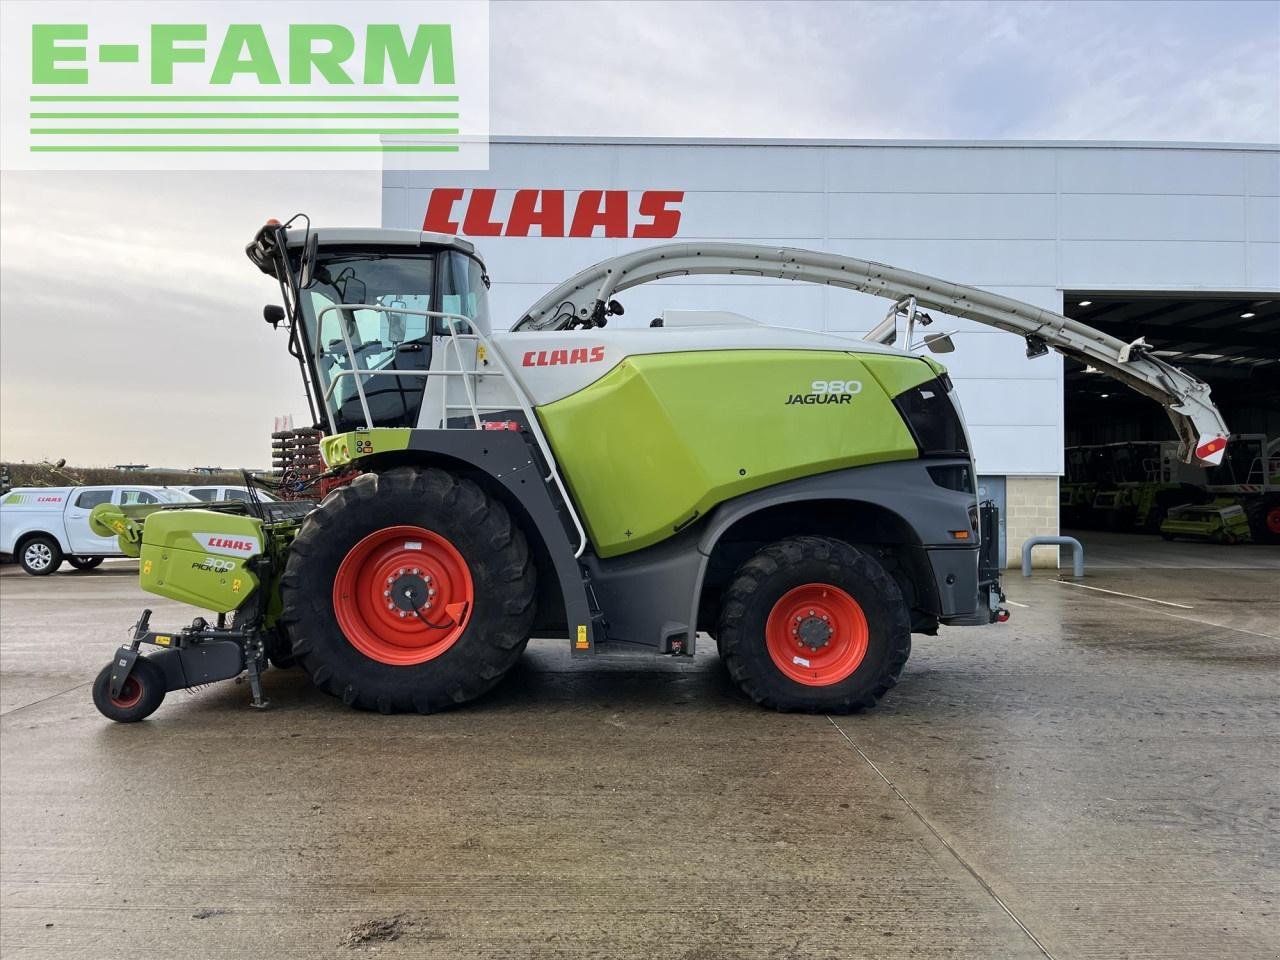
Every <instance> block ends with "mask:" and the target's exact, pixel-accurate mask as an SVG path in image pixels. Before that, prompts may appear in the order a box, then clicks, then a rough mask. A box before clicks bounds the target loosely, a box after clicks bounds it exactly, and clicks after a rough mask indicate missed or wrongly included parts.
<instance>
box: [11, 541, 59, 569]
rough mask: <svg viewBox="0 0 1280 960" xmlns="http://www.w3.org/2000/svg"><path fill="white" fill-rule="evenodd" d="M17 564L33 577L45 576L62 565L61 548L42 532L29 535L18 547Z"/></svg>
mask: <svg viewBox="0 0 1280 960" xmlns="http://www.w3.org/2000/svg"><path fill="white" fill-rule="evenodd" d="M18 566H20V567H22V569H23V570H25V571H26V572H27V573H29V574H31V576H33V577H47V576H48V575H49V574H51V573H53V572H54V571H55V570H57V569H58V568H59V567H60V566H62V548H61V547H60V546H58V541H57V540H55V539H53V537H50V536H47V535H45V534H43V533H41V534H38V535H37V536H34V537H30V538H28V539H27V540H24V541H23V543H22V546H21V547H19V548H18Z"/></svg>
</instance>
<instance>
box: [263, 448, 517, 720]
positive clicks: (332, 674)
mask: <svg viewBox="0 0 1280 960" xmlns="http://www.w3.org/2000/svg"><path fill="white" fill-rule="evenodd" d="M403 525H411V526H417V527H421V528H423V529H425V530H427V531H430V532H432V533H434V534H436V535H437V536H439V537H441V538H443V539H445V540H446V541H448V543H449V544H451V545H452V547H453V549H455V550H456V551H457V552H458V553H459V554H460V555H461V557H462V559H463V561H464V562H465V563H466V565H467V567H468V568H469V572H470V576H471V579H472V583H473V585H474V603H473V605H472V607H471V608H470V611H469V620H467V622H466V627H465V629H464V630H463V632H462V633H461V634H460V635H459V636H458V637H457V639H456V640H455V641H454V642H453V644H452V645H451V646H449V647H448V648H447V649H445V650H444V651H443V652H442V653H440V654H439V655H438V656H435V657H434V658H432V659H429V660H427V661H426V662H423V663H417V664H412V665H405V666H401V665H394V664H391V663H386V662H382V661H380V660H376V659H374V658H372V657H370V656H366V655H365V654H364V653H362V652H361V651H360V650H359V649H357V647H356V646H355V645H354V644H353V643H352V642H351V641H349V640H348V639H347V637H346V636H344V634H343V632H342V629H341V628H340V626H339V623H338V620H337V615H336V612H335V607H334V587H335V582H336V579H337V575H338V569H339V567H340V566H341V564H342V562H343V560H344V559H345V558H346V556H347V554H348V552H349V551H351V550H352V548H353V547H355V546H356V545H357V544H358V543H360V542H361V541H362V540H364V538H365V537H368V536H370V535H372V534H375V533H377V532H379V531H380V530H384V529H386V528H389V527H396V526H403ZM535 578H536V570H535V567H534V564H533V559H532V556H531V554H530V551H529V546H528V543H527V542H526V540H525V536H524V534H523V532H521V530H520V528H519V527H518V526H517V525H516V524H515V523H514V522H513V521H512V520H511V517H510V516H509V515H508V513H507V510H506V508H505V507H504V506H503V505H502V504H501V503H499V502H497V501H495V500H494V499H492V498H491V497H490V496H489V495H488V494H486V493H485V492H484V491H483V490H482V489H481V488H480V487H479V486H478V485H476V484H475V483H474V482H472V481H470V480H467V479H463V478H460V477H458V476H456V475H455V474H453V473H450V472H448V471H446V470H442V469H438V468H435V467H396V468H394V469H391V470H387V471H386V472H384V473H366V474H362V475H361V476H359V477H357V478H356V479H355V480H353V481H352V482H351V483H350V484H348V485H346V486H344V487H340V488H339V489H337V490H335V491H333V493H331V494H330V495H329V496H328V497H326V498H325V500H324V502H323V503H322V504H321V505H320V506H319V507H318V508H317V509H316V510H315V511H313V512H312V513H311V515H310V516H309V517H308V518H307V521H306V523H305V524H304V525H303V528H302V530H301V531H299V533H298V536H297V538H296V539H295V540H294V541H293V545H292V547H291V548H290V552H289V559H288V562H287V564H286V566H285V573H284V576H283V578H282V579H281V590H282V599H283V604H284V613H283V617H282V622H283V624H284V627H285V629H286V631H287V633H288V635H289V637H290V638H291V639H292V641H293V655H294V656H295V657H296V658H297V660H298V662H299V663H300V664H301V665H302V667H303V668H304V669H305V670H306V671H307V673H308V674H310V676H311V679H312V681H313V682H314V683H315V684H316V686H318V687H320V688H321V689H322V690H324V691H326V692H327V693H330V694H332V695H333V696H335V697H340V698H341V699H342V701H343V702H344V703H346V704H347V705H349V706H355V707H359V708H361V709H365V710H378V711H380V712H382V713H400V712H408V711H417V712H418V713H434V712H436V711H439V710H443V709H447V708H450V707H454V706H457V705H458V704H462V703H466V702H467V701H469V700H474V699H475V698H477V697H479V696H481V695H482V694H484V693H486V692H487V691H488V690H490V689H491V688H492V687H493V686H494V685H496V684H497V683H498V681H499V680H501V679H502V677H503V676H504V675H505V674H506V673H507V671H508V670H510V669H511V667H512V666H514V665H515V663H516V661H517V660H518V659H519V658H520V654H521V652H522V651H523V650H524V647H525V644H526V643H528V640H529V633H530V631H531V630H532V627H533V619H534V614H535V612H536V604H535V594H536V586H537V584H536V579H535Z"/></svg>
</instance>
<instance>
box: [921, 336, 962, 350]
mask: <svg viewBox="0 0 1280 960" xmlns="http://www.w3.org/2000/svg"><path fill="white" fill-rule="evenodd" d="M924 345H925V346H926V347H928V348H929V352H930V353H954V352H955V349H956V345H955V341H953V340H952V339H951V334H949V333H926V334H925V335H924Z"/></svg>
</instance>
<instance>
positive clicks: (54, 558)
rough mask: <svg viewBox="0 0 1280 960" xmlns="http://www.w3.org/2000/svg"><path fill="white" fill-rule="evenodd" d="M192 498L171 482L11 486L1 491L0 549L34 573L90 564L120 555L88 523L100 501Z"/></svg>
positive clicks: (113, 544) (88, 567)
mask: <svg viewBox="0 0 1280 960" xmlns="http://www.w3.org/2000/svg"><path fill="white" fill-rule="evenodd" d="M195 499H196V498H195V497H193V496H191V494H189V493H183V492H182V491H181V490H175V489H174V488H172V487H151V486H143V485H139V484H122V485H117V486H109V487H15V488H14V489H13V490H10V491H9V492H8V493H6V494H5V495H4V496H3V497H0V554H4V555H6V556H12V557H13V558H14V559H15V560H16V561H17V562H18V566H20V567H22V569H23V570H25V571H26V572H27V573H29V574H31V575H32V576H33V577H43V576H46V575H47V574H50V573H53V572H54V571H55V570H57V569H58V568H59V567H60V566H62V561H63V560H66V561H67V562H69V563H70V564H71V565H72V566H73V567H75V568H76V569H77V570H92V569H93V568H94V567H96V566H97V565H98V564H100V563H102V560H103V558H104V557H119V556H122V554H121V553H120V549H119V546H118V544H117V543H116V540H115V537H100V536H98V535H97V534H95V533H94V532H93V531H92V530H90V529H89V511H90V510H92V509H93V508H94V507H96V506H97V505H98V504H100V503H118V504H134V503H189V502H191V501H193V500H195Z"/></svg>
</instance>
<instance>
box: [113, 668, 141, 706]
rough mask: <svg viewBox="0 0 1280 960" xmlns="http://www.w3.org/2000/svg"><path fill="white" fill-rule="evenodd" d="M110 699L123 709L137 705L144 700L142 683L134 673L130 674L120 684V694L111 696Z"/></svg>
mask: <svg viewBox="0 0 1280 960" xmlns="http://www.w3.org/2000/svg"><path fill="white" fill-rule="evenodd" d="M109 699H110V700H111V705H112V706H113V707H119V708H120V709H122V710H128V709H129V708H130V707H136V706H137V705H138V703H139V701H141V700H142V683H141V682H140V681H139V680H138V678H137V677H135V676H134V675H133V674H129V676H127V677H125V681H124V683H122V684H121V685H120V696H118V697H109Z"/></svg>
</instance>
